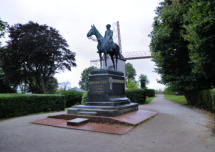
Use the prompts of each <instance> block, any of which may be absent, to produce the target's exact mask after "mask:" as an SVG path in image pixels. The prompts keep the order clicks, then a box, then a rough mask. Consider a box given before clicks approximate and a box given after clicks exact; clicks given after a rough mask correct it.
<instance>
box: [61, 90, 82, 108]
mask: <svg viewBox="0 0 215 152" xmlns="http://www.w3.org/2000/svg"><path fill="white" fill-rule="evenodd" d="M61 94H62V95H63V96H64V99H65V102H66V107H71V106H73V105H75V104H80V103H81V99H82V95H83V92H79V91H75V90H69V91H62V92H61Z"/></svg>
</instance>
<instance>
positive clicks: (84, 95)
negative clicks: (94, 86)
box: [81, 91, 88, 105]
mask: <svg viewBox="0 0 215 152" xmlns="http://www.w3.org/2000/svg"><path fill="white" fill-rule="evenodd" d="M87 100H88V91H86V92H84V94H83V95H82V99H81V104H82V105H84V104H85V103H86V101H87Z"/></svg>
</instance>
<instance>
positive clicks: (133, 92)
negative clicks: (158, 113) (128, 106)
mask: <svg viewBox="0 0 215 152" xmlns="http://www.w3.org/2000/svg"><path fill="white" fill-rule="evenodd" d="M125 94H126V96H127V97H128V98H129V99H130V100H131V102H135V103H139V104H144V103H145V102H146V91H145V90H144V89H127V90H125Z"/></svg>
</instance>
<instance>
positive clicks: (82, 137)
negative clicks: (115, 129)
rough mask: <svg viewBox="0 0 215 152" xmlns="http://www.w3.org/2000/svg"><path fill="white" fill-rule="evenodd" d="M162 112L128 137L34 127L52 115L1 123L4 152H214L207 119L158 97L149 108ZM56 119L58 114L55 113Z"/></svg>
mask: <svg viewBox="0 0 215 152" xmlns="http://www.w3.org/2000/svg"><path fill="white" fill-rule="evenodd" d="M140 108H142V109H148V110H153V111H157V112H159V114H158V115H157V116H156V117H154V118H152V119H151V120H149V121H147V122H145V123H143V124H141V125H139V126H137V127H136V128H135V129H134V130H132V131H131V132H129V133H128V134H126V135H111V134H103V133H97V132H88V131H79V130H72V129H63V128H55V127H49V126H42V125H35V124H31V123H30V122H32V121H34V120H36V119H41V118H45V117H46V116H47V115H51V114H50V113H49V114H40V115H31V116H25V117H18V118H13V119H8V120H4V121H0V151H1V152H215V137H214V136H211V132H210V130H209V129H208V128H207V127H206V126H207V125H208V123H209V121H210V119H209V117H208V115H206V114H204V113H202V112H200V111H199V110H195V109H190V108H187V107H185V106H181V105H177V104H175V103H172V102H170V101H167V100H165V99H164V98H163V96H162V95H158V96H157V97H156V98H154V100H152V102H151V103H150V104H148V105H143V106H140ZM52 114H53V115H54V114H56V113H52Z"/></svg>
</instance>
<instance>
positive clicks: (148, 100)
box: [145, 97, 154, 104]
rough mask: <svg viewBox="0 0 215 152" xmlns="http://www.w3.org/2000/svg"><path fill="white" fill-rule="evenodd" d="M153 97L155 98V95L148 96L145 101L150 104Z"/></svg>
mask: <svg viewBox="0 0 215 152" xmlns="http://www.w3.org/2000/svg"><path fill="white" fill-rule="evenodd" d="M153 98H154V97H146V102H145V104H149V103H150V102H151V101H152V99H153Z"/></svg>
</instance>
